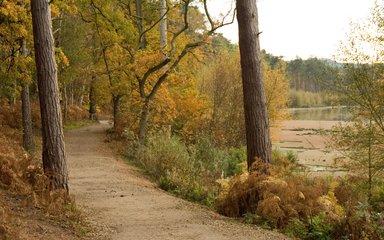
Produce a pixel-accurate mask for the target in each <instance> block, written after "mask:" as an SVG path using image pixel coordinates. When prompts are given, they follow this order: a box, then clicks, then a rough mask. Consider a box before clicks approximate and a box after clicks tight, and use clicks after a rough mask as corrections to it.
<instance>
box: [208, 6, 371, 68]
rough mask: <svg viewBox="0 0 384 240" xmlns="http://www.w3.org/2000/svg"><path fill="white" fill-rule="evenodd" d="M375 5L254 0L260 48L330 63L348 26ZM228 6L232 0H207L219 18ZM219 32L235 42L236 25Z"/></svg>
mask: <svg viewBox="0 0 384 240" xmlns="http://www.w3.org/2000/svg"><path fill="white" fill-rule="evenodd" d="M240 1H241V0H240ZM374 1H375V0H257V6H258V11H259V28H260V31H262V34H261V35H260V45H261V48H262V49H265V50H266V51H267V52H268V53H272V54H273V55H276V56H282V57H283V58H284V59H286V60H290V59H294V58H296V57H301V58H303V59H307V58H309V57H318V58H330V59H332V56H333V55H334V54H336V51H337V48H338V45H339V43H340V41H342V40H343V39H345V36H346V33H347V32H348V29H349V23H350V22H351V21H354V22H356V21H359V20H361V19H364V18H366V17H367V16H368V15H369V13H370V9H371V8H372V7H373V4H374ZM230 6H231V0H210V5H209V8H210V9H211V11H212V12H213V14H214V15H216V16H219V15H218V14H219V13H220V12H221V13H226V12H227V11H228V9H230ZM219 32H222V33H223V34H224V36H225V37H226V38H228V39H230V40H231V41H232V42H233V43H237V42H238V27H237V22H235V23H234V24H232V25H230V26H226V27H224V28H222V29H221V30H220V31H219Z"/></svg>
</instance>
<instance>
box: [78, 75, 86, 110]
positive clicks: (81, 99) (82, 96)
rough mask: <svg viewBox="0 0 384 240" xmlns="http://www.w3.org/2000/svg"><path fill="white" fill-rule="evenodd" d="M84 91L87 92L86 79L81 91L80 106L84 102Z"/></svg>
mask: <svg viewBox="0 0 384 240" xmlns="http://www.w3.org/2000/svg"><path fill="white" fill-rule="evenodd" d="M84 92H85V79H83V82H82V83H81V92H80V98H79V106H80V107H81V106H83V102H84Z"/></svg>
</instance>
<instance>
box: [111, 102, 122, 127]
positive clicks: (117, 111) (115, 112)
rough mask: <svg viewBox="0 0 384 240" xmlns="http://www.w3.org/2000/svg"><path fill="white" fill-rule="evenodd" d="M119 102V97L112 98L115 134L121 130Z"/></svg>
mask: <svg viewBox="0 0 384 240" xmlns="http://www.w3.org/2000/svg"><path fill="white" fill-rule="evenodd" d="M120 100H121V96H120V95H117V96H112V102H113V130H114V132H115V133H118V134H120V133H121V132H122V129H121V127H120Z"/></svg>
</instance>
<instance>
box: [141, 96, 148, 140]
mask: <svg viewBox="0 0 384 240" xmlns="http://www.w3.org/2000/svg"><path fill="white" fill-rule="evenodd" d="M148 113H149V101H148V100H144V103H143V108H142V110H141V116H140V123H139V143H140V145H144V143H145V137H146V136H145V135H146V127H147V122H148Z"/></svg>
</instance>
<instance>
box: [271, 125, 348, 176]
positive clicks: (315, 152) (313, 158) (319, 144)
mask: <svg viewBox="0 0 384 240" xmlns="http://www.w3.org/2000/svg"><path fill="white" fill-rule="evenodd" d="M339 124H345V122H340V121H318V120H288V121H284V122H283V123H282V124H281V126H280V127H281V128H280V130H279V131H278V141H277V142H275V143H274V146H276V147H279V148H281V149H282V150H291V151H295V152H297V154H298V158H299V163H301V164H303V165H307V166H312V167H314V168H316V167H318V166H320V167H321V166H325V167H332V166H334V167H336V166H337V165H338V163H339V162H340V161H341V160H343V156H342V155H341V153H339V152H337V151H335V150H333V149H332V142H331V141H330V139H329V137H327V136H326V135H323V134H321V130H330V129H332V127H333V126H337V125H339ZM336 173H337V175H339V174H338V173H340V172H339V171H336ZM341 173H344V171H341Z"/></svg>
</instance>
